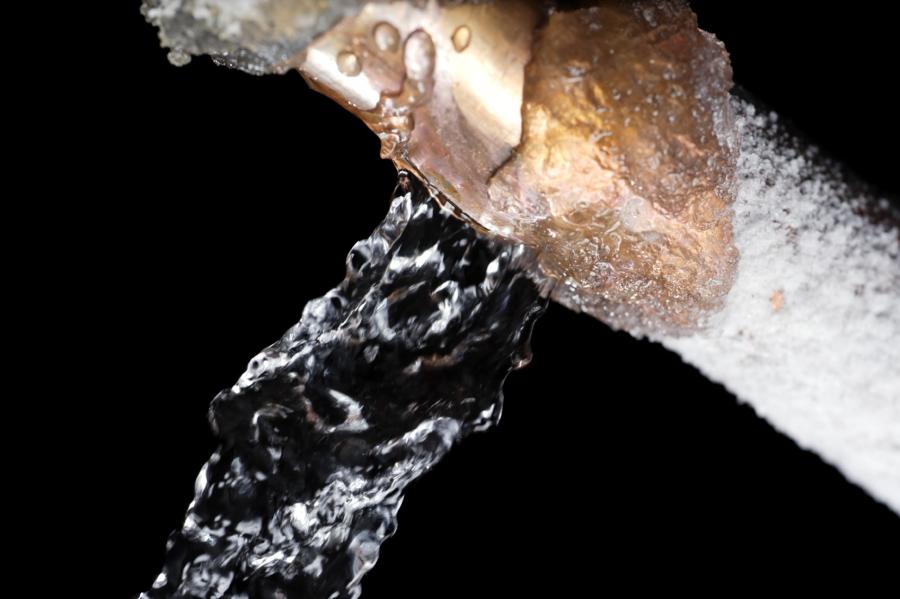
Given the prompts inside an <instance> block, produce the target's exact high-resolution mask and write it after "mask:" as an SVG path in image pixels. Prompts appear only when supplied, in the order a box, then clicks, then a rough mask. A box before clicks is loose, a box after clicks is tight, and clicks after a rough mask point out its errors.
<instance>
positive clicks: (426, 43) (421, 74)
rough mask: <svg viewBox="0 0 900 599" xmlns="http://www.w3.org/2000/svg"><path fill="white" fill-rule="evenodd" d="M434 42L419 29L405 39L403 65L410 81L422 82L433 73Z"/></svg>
mask: <svg viewBox="0 0 900 599" xmlns="http://www.w3.org/2000/svg"><path fill="white" fill-rule="evenodd" d="M434 56H435V51H434V42H433V41H431V36H430V35H428V33H426V32H425V31H422V30H421V29H419V30H417V31H413V32H412V33H411V34H410V35H409V37H408V38H406V45H405V46H404V47H403V65H404V66H405V67H406V75H407V77H409V78H410V79H413V80H416V81H422V80H424V79H427V78H429V77H430V76H431V73H432V72H433V71H434Z"/></svg>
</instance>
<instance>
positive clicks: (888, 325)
mask: <svg viewBox="0 0 900 599" xmlns="http://www.w3.org/2000/svg"><path fill="white" fill-rule="evenodd" d="M735 108H736V112H737V113H738V115H739V124H740V127H741V133H742V147H741V152H740V158H739V160H738V170H737V174H738V194H737V199H736V201H735V204H734V211H735V215H734V236H735V244H736V245H737V248H738V250H739V252H740V263H739V266H738V269H737V277H736V280H735V283H734V286H733V287H732V289H731V292H730V293H729V295H728V298H727V301H726V304H725V308H724V310H723V311H722V312H721V313H719V314H717V315H715V316H714V317H712V318H711V319H710V321H709V322H708V324H707V326H706V327H705V329H704V330H702V331H699V332H698V333H696V334H694V335H690V336H683V337H672V336H661V337H658V339H659V340H660V341H662V342H663V343H664V344H665V345H666V346H667V347H669V348H671V349H673V350H675V351H676V352H678V353H679V354H681V356H682V357H683V358H684V359H685V360H686V361H687V362H689V363H691V364H694V365H695V366H697V367H698V368H699V369H700V370H701V371H702V372H703V373H704V374H706V375H707V376H708V377H710V378H711V379H713V380H716V381H719V382H721V383H723V384H724V385H725V386H726V387H727V388H728V389H729V390H730V391H731V392H732V393H734V394H735V395H736V396H737V397H739V398H741V399H742V400H744V401H746V402H748V403H749V404H750V405H752V406H753V407H754V409H755V410H756V411H757V413H758V414H759V415H760V416H763V417H764V418H766V419H767V420H768V421H769V422H771V423H772V424H773V425H774V426H775V427H776V428H778V429H779V430H781V431H782V432H784V433H787V434H788V435H790V436H791V437H792V438H793V439H794V440H796V441H797V442H798V443H799V444H800V446H801V447H804V448H806V449H811V450H814V451H816V452H817V453H818V454H819V455H821V456H822V457H823V458H825V459H826V460H827V461H828V462H830V463H832V464H834V465H835V466H837V467H838V468H839V469H840V471H841V472H842V473H843V474H844V475H845V476H846V477H847V478H849V479H850V480H852V481H854V482H856V483H857V484H859V485H860V486H862V487H863V488H864V489H866V490H868V491H869V492H870V493H871V494H872V495H873V496H875V497H876V498H878V499H880V500H882V501H883V502H885V503H886V504H888V505H889V506H891V507H892V508H893V509H894V510H895V511H897V512H898V513H900V229H898V227H897V223H898V222H900V218H898V213H897V207H896V206H892V205H891V204H890V203H889V202H888V201H887V200H886V199H879V198H878V197H876V196H875V195H874V194H872V193H871V192H870V191H867V190H865V189H861V188H859V186H854V185H849V184H848V183H846V182H845V181H844V179H845V178H844V177H842V176H841V169H840V168H839V165H835V164H833V163H830V162H828V161H827V160H823V159H822V158H821V156H819V155H818V153H817V152H816V151H815V150H814V149H813V148H809V147H806V146H805V145H804V144H802V143H801V142H799V141H798V140H796V139H793V138H791V137H790V136H789V135H788V134H786V132H785V131H784V129H783V128H782V127H781V126H780V124H779V123H778V119H777V117H776V116H775V115H774V114H771V113H768V112H761V111H759V110H757V109H756V108H754V106H753V105H752V104H751V103H749V102H746V101H744V100H739V99H735Z"/></svg>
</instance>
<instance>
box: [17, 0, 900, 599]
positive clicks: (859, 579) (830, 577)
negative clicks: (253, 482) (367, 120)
mask: <svg viewBox="0 0 900 599" xmlns="http://www.w3.org/2000/svg"><path fill="white" fill-rule="evenodd" d="M888 4H889V3H874V2H870V3H856V4H847V5H844V6H843V7H842V8H840V9H832V8H826V6H827V5H826V3H812V2H810V3H786V2H774V1H756V2H716V1H709V2H694V3H693V6H694V7H695V10H696V11H697V13H698V15H699V18H700V24H701V26H702V27H704V28H705V29H707V30H709V31H712V32H714V33H716V34H717V35H718V36H719V38H720V39H722V40H723V41H724V42H725V44H726V46H727V47H728V49H729V50H730V52H731V56H732V62H733V66H734V70H735V73H736V80H737V82H738V83H740V84H741V85H743V86H744V87H745V88H747V89H749V90H751V91H752V92H753V93H754V94H756V96H758V98H759V99H760V100H762V101H763V102H766V103H767V104H769V105H770V106H771V107H772V108H773V109H774V110H776V111H777V112H779V113H780V114H782V115H783V116H785V117H788V118H789V119H791V120H793V122H794V124H795V125H796V126H797V127H798V128H799V130H801V131H803V132H804V133H805V134H806V135H807V136H808V138H809V139H811V140H813V141H814V142H817V143H818V144H820V145H821V146H822V147H823V148H824V149H825V150H826V151H827V152H829V153H831V154H832V155H833V156H835V157H836V158H837V159H839V160H840V161H842V162H844V163H845V164H847V165H849V166H850V167H851V168H852V169H853V170H854V171H855V172H856V173H857V174H859V175H860V176H861V178H862V179H864V180H866V181H869V182H871V183H874V184H875V185H878V186H880V187H881V188H882V189H883V190H884V191H885V192H887V193H889V194H896V192H897V191H898V185H897V180H896V171H897V167H896V158H897V150H896V144H897V139H898V137H900V135H898V134H900V117H898V113H897V107H896V96H895V95H894V92H893V87H894V84H895V81H894V80H895V78H896V72H897V62H898V58H900V51H898V49H897V45H896V37H897V36H896V34H895V31H894V29H895V23H896V21H895V20H893V19H892V18H891V16H890V15H889V14H887V11H886V9H884V10H883V9H882V8H881V7H882V6H884V5H888ZM788 6H790V7H792V8H788ZM105 10H106V11H107V12H106V13H105V17H106V18H107V19H109V20H108V22H106V23H105V24H104V25H105V27H104V29H103V37H102V39H101V43H102V47H103V48H104V49H105V50H104V51H103V52H102V53H101V52H100V51H99V50H98V49H96V48H93V47H92V46H91V45H90V43H89V42H87V41H85V46H84V48H81V49H80V51H82V52H95V51H96V52H98V53H97V55H96V56H95V57H93V58H96V59H97V60H96V62H94V63H93V64H94V65H95V66H93V67H90V68H88V69H85V70H83V76H82V77H81V79H78V80H76V81H74V82H71V83H67V84H66V85H60V86H59V88H57V89H56V91H55V99H56V101H58V103H59V104H60V105H62V106H65V107H67V108H68V109H70V110H72V122H70V123H69V128H67V129H64V130H61V131H59V132H58V133H57V138H56V140H55V141H54V142H53V143H49V144H48V146H47V147H46V148H45V151H47V152H50V153H54V152H56V153H60V154H64V155H65V163H66V166H65V167H64V168H62V169H60V170H59V171H54V172H52V173H50V174H47V175H46V177H47V179H48V180H47V181H41V180H36V181H35V184H36V185H38V186H43V185H50V184H51V183H53V182H54V181H51V180H52V179H58V180H57V181H55V182H56V183H59V182H60V180H61V181H63V182H64V183H65V185H66V186H67V187H68V188H69V189H72V190H73V196H72V198H71V199H72V201H71V202H68V203H66V205H65V206H63V207H61V208H59V213H58V214H59V216H60V217H61V218H62V220H63V221H65V220H69V222H70V223H71V224H72V225H76V224H77V226H73V227H67V233H66V235H65V236H63V237H62V239H63V240H64V241H65V245H66V251H64V252H63V253H62V255H61V256H59V257H58V258H57V261H58V263H57V264H56V267H57V268H58V270H59V273H58V276H56V278H54V280H53V282H52V286H53V288H54V289H55V290H56V293H57V294H58V296H59V297H65V298H66V301H65V302H61V303H60V306H59V307H58V308H56V309H55V311H54V312H53V314H52V319H53V320H54V322H58V323H59V322H66V323H70V324H68V325H67V327H68V329H67V333H68V334H70V335H72V338H76V339H79V344H78V345H77V347H78V348H79V350H78V352H80V353H81V354H82V355H80V356H76V357H75V359H76V360H78V359H83V360H84V361H85V362H86V363H87V366H86V368H87V369H88V370H87V371H86V372H84V377H85V378H84V379H83V381H82V382H84V383H85V384H82V385H79V384H75V385H71V386H70V387H69V389H70V390H69V393H70V394H71V395H72V399H73V401H75V400H76V399H77V398H79V397H80V396H81V395H85V397H86V399H87V401H85V402H84V404H86V405H88V408H87V410H88V411H89V413H90V415H91V418H92V420H93V423H94V424H95V425H97V426H96V430H95V431H92V432H90V433H87V432H85V433H84V435H83V436H84V441H86V442H87V443H89V444H91V446H92V447H95V448H96V450H97V451H96V452H95V454H94V455H93V457H92V458H91V462H90V469H91V471H92V472H93V473H94V475H95V476H93V477H90V478H89V479H88V481H89V482H88V481H86V482H83V485H84V486H83V488H82V489H81V491H80V492H81V493H83V494H84V495H85V496H86V497H87V498H88V499H89V501H90V502H91V503H92V506H93V508H94V509H95V510H96V512H97V513H98V514H99V515H98V516H96V521H92V523H91V526H95V529H94V532H93V540H100V541H101V542H102V544H103V546H104V547H105V550H104V554H103V555H104V557H103V571H104V572H105V573H107V576H106V577H105V578H106V579H108V580H109V582H108V584H106V583H103V584H101V585H100V588H97V589H96V590H97V591H99V592H100V594H101V595H104V596H110V597H128V596H130V595H132V594H134V593H137V592H138V591H140V590H142V589H144V588H146V587H148V586H149V585H150V583H151V582H152V581H153V579H154V577H155V576H156V574H157V572H158V571H159V568H160V566H161V563H162V558H163V552H164V546H165V541H166V537H167V535H168V533H169V532H170V531H171V530H172V529H174V528H176V527H179V526H180V524H181V522H182V518H183V513H184V510H185V508H186V506H187V504H188V502H189V501H190V499H191V496H192V488H193V481H194V477H195V476H196V474H197V472H198V470H199V468H200V466H201V465H202V464H203V462H204V461H205V460H206V458H207V457H208V455H209V454H210V453H211V451H212V450H213V448H214V447H215V444H216V443H215V440H214V438H213V436H212V434H211V432H210V430H209V427H208V425H207V422H206V410H207V405H208V402H209V401H210V399H211V398H212V397H213V396H214V395H215V393H216V392H217V391H218V390H219V389H221V388H224V387H227V386H230V385H231V384H232V383H233V382H234V381H235V380H236V379H237V377H238V376H239V375H240V374H241V372H243V370H244V367H245V365H246V363H247V361H248V360H249V359H250V358H251V357H252V356H253V355H254V354H255V353H256V352H257V351H258V350H259V349H261V348H262V347H264V346H266V345H268V344H269V343H270V342H272V341H273V340H275V339H276V338H277V337H279V336H280V335H281V334H282V333H283V332H284V330H286V329H287V328H288V327H289V326H290V325H291V324H293V323H294V322H295V321H296V320H297V319H298V318H299V316H300V312H301V309H302V307H303V305H304V303H305V302H306V301H307V300H308V299H311V298H313V297H317V296H319V295H321V294H322V293H323V292H325V291H326V290H328V289H329V288H330V287H332V286H334V285H335V284H336V283H337V282H338V281H340V279H341V278H342V277H343V270H344V256H345V254H346V252H347V251H348V250H349V248H350V247H351V245H352V244H353V242H354V241H356V240H357V239H360V238H362V237H365V236H367V235H368V233H369V232H370V231H371V230H372V228H373V227H374V226H375V225H376V224H377V223H378V222H379V221H380V219H381V218H382V216H383V215H384V213H385V210H386V207H387V203H388V199H389V197H390V194H391V191H392V188H393V185H394V183H395V173H394V169H393V167H392V166H391V165H390V164H389V163H388V162H384V161H381V160H380V159H379V158H378V143H377V140H376V138H375V137H374V136H373V135H372V134H370V133H369V132H368V130H367V129H365V127H364V126H363V125H362V124H361V123H359V122H357V121H356V120H355V119H353V118H352V117H351V116H350V115H349V114H346V113H344V112H343V111H342V110H341V109H340V108H338V107H337V106H336V105H333V104H332V103H331V102H330V101H328V100H326V99H325V98H324V97H321V96H319V95H317V94H315V93H313V92H311V91H309V90H308V89H307V88H306V86H305V84H304V83H303V82H302V80H301V78H300V77H299V76H298V75H296V74H289V75H286V76H281V77H276V76H271V77H263V78H256V77H252V76H249V75H245V74H242V73H239V72H233V71H229V70H226V69H224V68H218V67H214V66H213V65H212V64H211V63H210V62H209V61H208V60H206V59H200V60H195V61H194V63H192V64H191V65H189V66H187V67H185V68H181V69H178V68H175V67H172V66H170V65H169V64H168V63H167V61H166V59H165V52H164V51H162V50H160V49H159V48H158V45H157V40H156V32H155V30H154V29H153V28H151V27H150V26H149V25H147V24H145V23H144V22H143V20H142V17H141V16H140V14H139V12H138V2H136V1H128V2H115V3H109V6H107V7H106V8H105ZM51 141H52V140H51ZM75 192H77V199H76V197H75ZM532 346H533V350H534V360H533V362H532V364H531V365H530V366H529V367H528V368H526V369H525V370H522V371H519V372H516V373H514V374H513V375H511V376H510V378H509V381H508V383H507V385H506V388H505V390H506V398H507V401H506V404H505V413H504V417H503V421H502V423H501V424H500V425H499V426H498V427H497V428H495V429H494V430H492V431H490V432H487V433H484V434H481V435H476V436H475V437H473V438H470V439H469V440H467V441H466V442H465V443H463V444H462V445H461V446H458V447H457V448H456V449H454V450H453V451H452V452H451V454H450V455H449V457H448V458H447V459H446V460H445V461H444V462H443V463H442V464H440V465H439V466H438V467H437V468H436V469H435V471H434V472H433V473H431V474H428V475H427V476H425V477H424V478H423V479H421V480H420V481H418V482H417V483H415V484H414V485H413V486H412V487H411V488H410V489H409V492H408V495H407V499H406V502H405V504H404V507H403V509H402V510H401V512H400V527H399V532H398V534H397V536H396V537H394V538H393V539H391V540H389V541H388V542H387V543H386V544H385V545H384V547H383V551H382V557H381V559H380V561H379V564H378V566H377V567H376V568H375V569H374V570H373V571H372V572H371V573H370V574H369V575H367V577H366V578H365V580H364V584H363V589H364V595H363V596H364V597H367V598H368V599H379V598H387V597H391V598H392V599H400V598H402V597H416V598H420V597H423V596H424V597H436V596H437V597H445V596H446V597H471V598H476V597H495V596H517V595H520V594H522V593H531V592H533V593H536V594H537V595H538V596H561V595H569V594H571V595H576V596H582V595H586V594H588V593H591V594H593V592H598V593H599V592H602V591H604V590H612V589H616V588H621V587H622V586H623V585H625V588H632V589H634V590H638V589H641V590H648V589H654V590H656V591H660V590H665V591H692V590H693V591H696V590H700V589H703V588H707V589H710V590H714V591H716V592H717V594H720V593H719V592H721V594H731V591H732V590H734V589H739V588H743V587H746V586H748V585H754V586H755V585H762V586H763V587H769V588H775V587H776V585H781V584H782V583H784V582H787V583H788V584H790V585H792V586H794V587H795V588H799V589H810V588H811V587H812V586H815V585H821V584H822V583H825V584H827V585H829V586H830V585H832V584H835V583H838V582H852V583H854V584H860V583H867V584H868V583H879V582H885V583H891V581H893V586H894V587H896V580H897V576H898V566H900V518H898V517H897V516H896V515H894V514H893V513H892V512H891V511H889V510H888V509H887V508H886V507H884V506H883V505H881V504H879V503H877V502H876V501H874V500H872V499H871V498H869V497H868V496H867V495H866V494H865V493H864V492H863V491H861V490H860V489H859V488H857V487H855V486H853V485H851V484H849V483H847V482H846V481H845V480H844V479H843V477H842V476H841V475H840V474H839V473H838V472H837V471H835V470H834V469H833V468H831V467H829V466H827V465H825V464H824V463H823V462H822V461H821V460H820V459H819V458H817V457H816V456H815V455H813V454H811V453H809V452H806V451H803V450H801V449H799V448H798V447H797V446H796V445H795V444H794V442H793V441H791V440H789V439H788V438H786V437H784V436H781V435H780V434H778V433H776V432H775V431H774V430H773V429H772V427H771V426H769V425H768V424H767V423H766V422H764V421H762V420H760V419H759V418H757V417H756V416H755V414H754V412H753V410H752V409H750V408H749V407H747V406H743V405H740V404H738V402H737V401H736V400H735V399H734V398H733V397H732V396H731V395H729V394H728V393H727V392H725V391H724V390H723V389H722V388H721V387H720V386H718V385H715V384H713V383H711V382H709V381H708V380H706V379H705V378H704V377H703V376H702V375H700V374H699V373H697V372H696V371H695V370H694V369H693V368H692V367H689V366H686V365H685V364H683V363H682V362H681V360H680V358H679V357H678V356H676V355H674V354H671V353H669V352H667V351H665V350H663V349H662V348H661V347H658V346H656V345H652V344H650V343H645V342H640V341H636V340H634V339H632V338H630V337H629V336H628V335H625V334H622V333H614V332H611V331H610V330H608V329H607V328H606V327H605V326H604V325H602V324H601V323H599V322H597V321H594V320H592V319H591V318H588V317H586V316H581V315H577V314H573V313H570V312H567V311H566V310H564V309H562V308H560V307H558V306H552V307H551V308H550V310H549V311H548V313H547V314H546V315H545V316H544V317H543V318H542V319H541V320H540V321H539V322H538V324H537V327H536V330H535V333H534V338H533V343H532ZM78 352H76V353H78ZM84 404H81V403H79V404H78V405H84ZM81 466H82V467H83V466H84V465H83V464H81ZM94 522H96V524H95V523H94ZM104 587H106V588H104ZM95 594H96V593H95Z"/></svg>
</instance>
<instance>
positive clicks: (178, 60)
mask: <svg viewBox="0 0 900 599" xmlns="http://www.w3.org/2000/svg"><path fill="white" fill-rule="evenodd" d="M166 58H168V59H169V62H170V63H171V64H173V65H175V66H176V67H183V66H184V65H186V64H187V63H189V62H191V55H190V54H188V53H187V52H184V51H183V50H179V49H177V48H176V49H174V50H169V53H168V54H167V55H166Z"/></svg>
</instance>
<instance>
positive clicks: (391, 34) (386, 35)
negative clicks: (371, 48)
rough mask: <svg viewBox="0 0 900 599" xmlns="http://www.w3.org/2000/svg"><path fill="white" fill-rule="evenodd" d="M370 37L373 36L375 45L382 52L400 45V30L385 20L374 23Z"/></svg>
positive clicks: (393, 49) (395, 48)
mask: <svg viewBox="0 0 900 599" xmlns="http://www.w3.org/2000/svg"><path fill="white" fill-rule="evenodd" d="M372 37H373V38H375V46H376V47H377V48H378V49H379V50H381V51H382V52H394V51H396V50H397V48H399V47H400V32H399V31H397V28H396V27H394V26H393V25H391V24H390V23H387V22H385V21H382V22H381V23H378V24H377V25H375V28H374V29H372Z"/></svg>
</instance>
